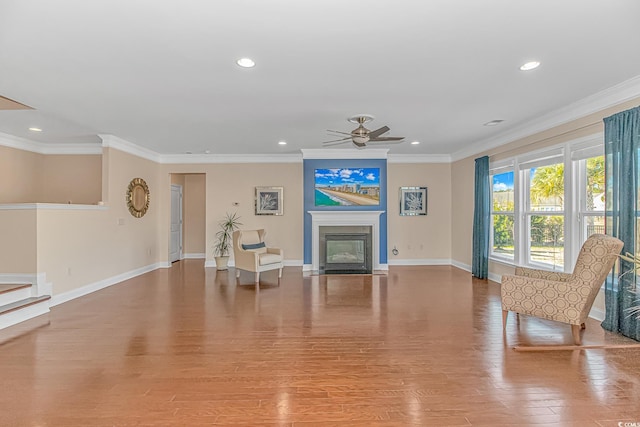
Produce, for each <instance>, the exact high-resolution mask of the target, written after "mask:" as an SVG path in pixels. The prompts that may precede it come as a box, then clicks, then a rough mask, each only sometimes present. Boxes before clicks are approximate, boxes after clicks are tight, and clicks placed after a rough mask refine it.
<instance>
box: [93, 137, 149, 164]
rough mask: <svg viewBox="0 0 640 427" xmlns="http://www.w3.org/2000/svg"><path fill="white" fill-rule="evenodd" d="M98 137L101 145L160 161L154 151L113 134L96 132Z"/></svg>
mask: <svg viewBox="0 0 640 427" xmlns="http://www.w3.org/2000/svg"><path fill="white" fill-rule="evenodd" d="M98 137H100V139H101V140H102V146H103V147H109V148H115V149H116V150H120V151H123V152H125V153H128V154H131V155H133V156H137V157H141V158H143V159H146V160H150V161H152V162H156V163H160V158H161V156H160V154H158V153H156V152H155V151H152V150H149V149H147V148H144V147H141V146H139V145H136V144H134V143H132V142H129V141H126V140H124V139H122V138H118V137H117V136H115V135H108V134H98Z"/></svg>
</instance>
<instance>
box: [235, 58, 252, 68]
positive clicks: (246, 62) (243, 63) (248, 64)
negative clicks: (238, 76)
mask: <svg viewBox="0 0 640 427" xmlns="http://www.w3.org/2000/svg"><path fill="white" fill-rule="evenodd" d="M236 64H238V66H240V67H242V68H253V67H255V66H256V63H255V62H254V61H253V59H251V58H240V59H238V60H237V61H236Z"/></svg>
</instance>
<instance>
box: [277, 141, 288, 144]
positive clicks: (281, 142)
mask: <svg viewBox="0 0 640 427" xmlns="http://www.w3.org/2000/svg"><path fill="white" fill-rule="evenodd" d="M278 145H287V141H278Z"/></svg>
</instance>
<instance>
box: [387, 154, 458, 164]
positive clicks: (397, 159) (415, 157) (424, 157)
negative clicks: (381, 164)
mask: <svg viewBox="0 0 640 427" xmlns="http://www.w3.org/2000/svg"><path fill="white" fill-rule="evenodd" d="M387 161H388V162H389V163H451V156H450V155H449V154H389V158H388V160H387Z"/></svg>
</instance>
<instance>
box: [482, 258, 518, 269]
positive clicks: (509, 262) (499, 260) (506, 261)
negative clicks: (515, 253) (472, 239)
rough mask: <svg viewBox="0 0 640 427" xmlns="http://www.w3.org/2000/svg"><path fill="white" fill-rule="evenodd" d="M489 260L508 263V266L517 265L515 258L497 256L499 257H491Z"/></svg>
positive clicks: (503, 263)
mask: <svg viewBox="0 0 640 427" xmlns="http://www.w3.org/2000/svg"><path fill="white" fill-rule="evenodd" d="M489 261H491V262H495V263H496V264H502V265H506V266H507V267H514V268H515V267H517V266H516V264H515V262H513V260H509V259H505V258H497V257H489Z"/></svg>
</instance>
